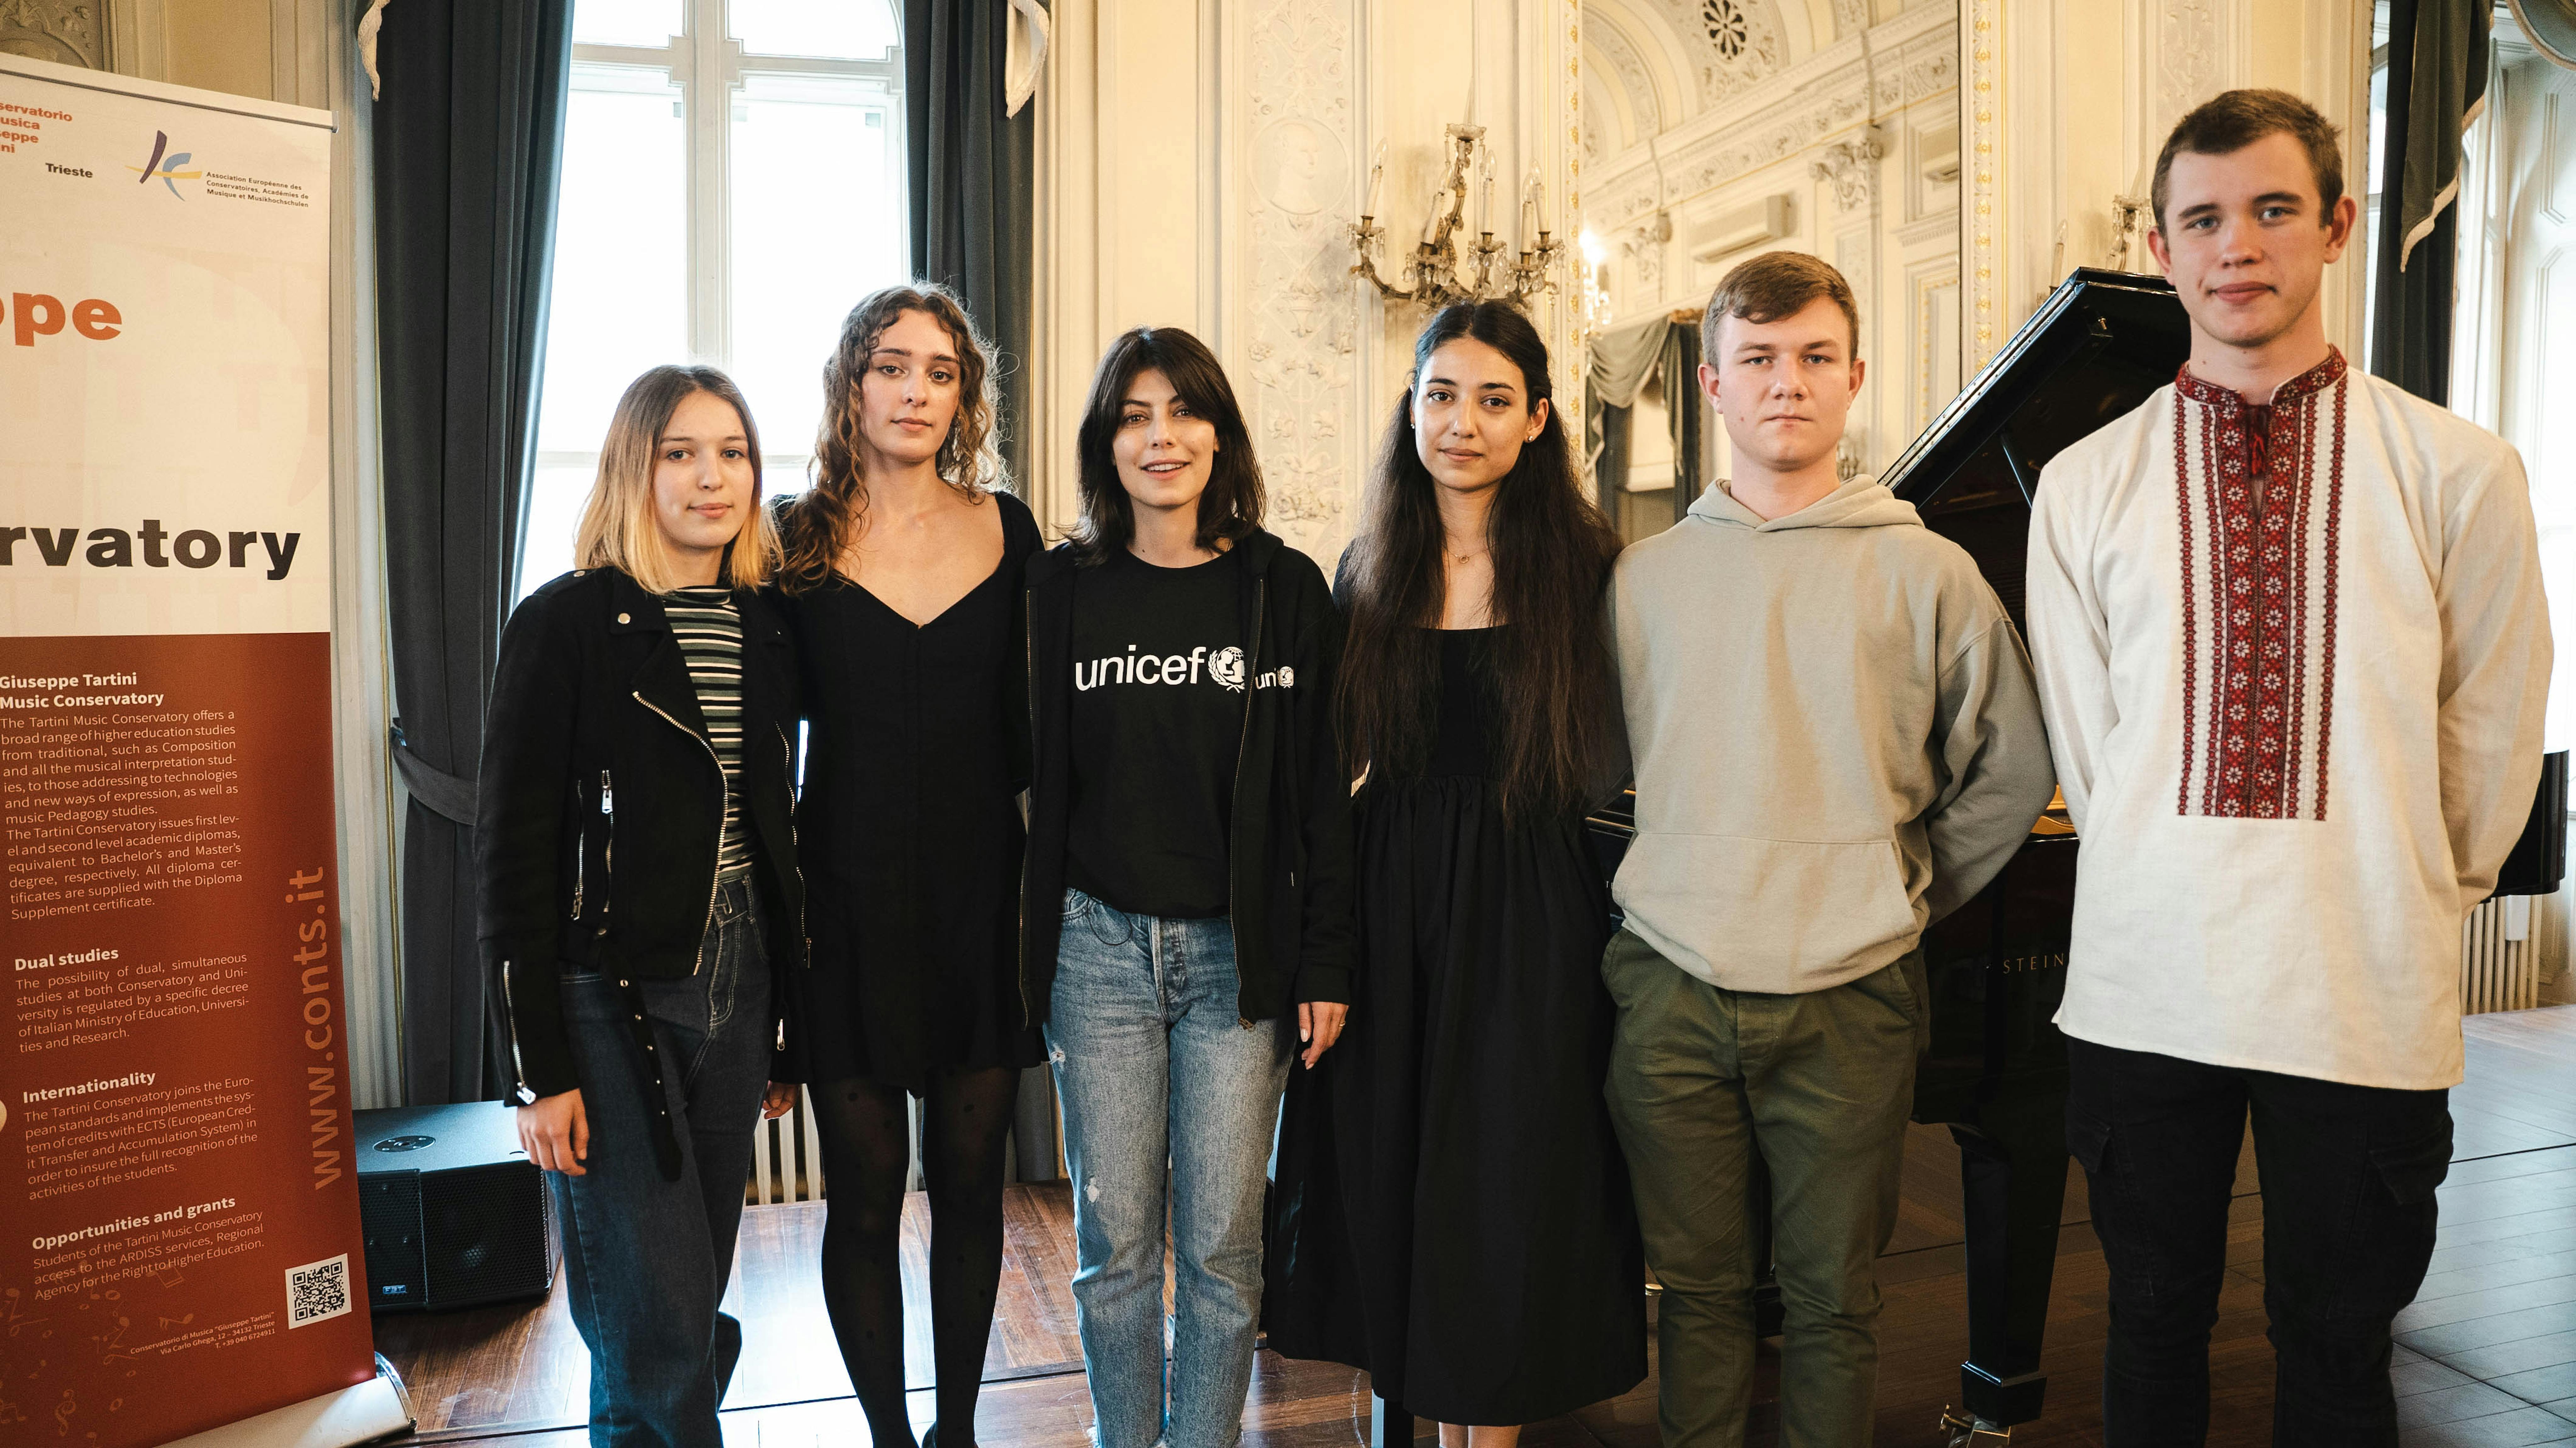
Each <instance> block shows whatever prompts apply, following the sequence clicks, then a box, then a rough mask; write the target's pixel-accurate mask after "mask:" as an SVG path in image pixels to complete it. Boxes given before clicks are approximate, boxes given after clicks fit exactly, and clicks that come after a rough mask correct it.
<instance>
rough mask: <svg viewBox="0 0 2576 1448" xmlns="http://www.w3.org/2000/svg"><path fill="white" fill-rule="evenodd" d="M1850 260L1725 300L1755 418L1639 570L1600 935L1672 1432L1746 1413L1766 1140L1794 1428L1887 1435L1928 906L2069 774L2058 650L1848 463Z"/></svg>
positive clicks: (1805, 1435) (1734, 369)
mask: <svg viewBox="0 0 2576 1448" xmlns="http://www.w3.org/2000/svg"><path fill="white" fill-rule="evenodd" d="M1859 330H1860V317H1859V309H1858V307H1857V305H1856V304H1855V303H1854V301H1853V299H1852V293H1851V288H1850V286H1849V285H1847V284H1846V283H1845V282H1844V280H1843V278H1842V275H1841V274H1840V273H1839V272H1837V271H1835V270H1834V269H1833V268H1832V267H1830V266H1828V265H1826V264H1825V263H1824V262H1822V261H1820V260H1818V259H1816V258H1815V257H1812V256H1806V255H1803V254H1799V253H1794V252H1773V253H1770V254H1768V255H1765V256H1760V257H1756V258H1755V259H1753V260H1752V261H1749V262H1746V263H1744V264H1743V265H1742V266H1739V267H1737V268H1736V269H1735V270H1734V271H1733V272H1731V273H1729V274H1728V275H1727V277H1726V279H1725V280H1724V281H1722V282H1720V283H1719V284H1718V287H1717V291H1716V294H1715V295H1714V296H1713V297H1712V298H1711V299H1710V301H1709V307H1708V315H1707V318H1706V320H1705V321H1704V322H1703V323H1702V324H1701V334H1700V350H1701V354H1702V356H1703V357H1704V358H1705V359H1706V360H1705V361H1704V362H1703V363H1702V365H1701V367H1700V370H1699V380H1700V386H1701V388H1702V390H1704V391H1705V392H1706V393H1707V394H1708V398H1709V400H1710V401H1711V402H1712V403H1714V404H1715V405H1716V407H1717V410H1718V412H1719V413H1720V415H1721V416H1722V417H1723V418H1724V419H1725V422H1726V430H1727V436H1728V437H1729V438H1730V439H1731V440H1732V441H1733V443H1734V467H1733V469H1732V471H1733V474H1734V476H1733V477H1731V478H1728V479H1722V480H1719V481H1718V482H1717V483H1716V484H1715V485H1714V486H1712V487H1711V488H1710V489H1709V490H1708V491H1707V492H1705V493H1703V494H1701V496H1700V498H1699V501H1697V502H1696V503H1694V504H1692V505H1691V510H1690V513H1689V515H1688V516H1687V517H1685V518H1684V519H1683V520H1682V521H1681V522H1680V523H1679V524H1677V525H1676V526H1674V527H1673V528H1672V529H1671V530H1670V531H1668V532H1666V533H1663V534H1660V535H1658V536H1656V537H1653V538H1648V539H1645V540H1644V541H1642V542H1639V543H1638V544H1636V545H1635V546H1634V547H1631V548H1630V549H1628V551H1627V552H1626V553H1625V554H1623V555H1622V556H1621V557H1620V559H1619V563H1618V567H1617V570H1616V572H1615V573H1614V574H1613V576H1612V580H1611V585H1610V609H1609V613H1610V627H1611V630H1612V638H1613V643H1614V647H1615V649H1616V653H1617V661H1618V669H1619V677H1620V697H1621V702H1622V703H1623V705H1624V706H1625V708H1626V711H1627V718H1628V741H1629V746H1630V749H1631V750H1632V752H1633V753H1634V755H1635V760H1636V771H1637V775H1636V777H1637V838H1636V842H1635V844H1634V845H1632V846H1631V847H1630V849H1629V852H1628V856H1627V859H1626V861H1625V862H1624V863H1623V864H1622V865H1621V866H1620V870H1619V876H1618V880H1617V883H1616V885H1615V886H1614V894H1615V896H1616V898H1617V900H1618V903H1619V907H1620V909H1621V910H1622V911H1623V912H1624V914H1625V916H1626V925H1625V927H1624V928H1623V929H1621V930H1620V932H1619V933H1618V935H1617V936H1615V937H1614V938H1613V939H1612V940H1611V942H1610V947H1609V950H1608V951H1607V953H1606V954H1605V955H1604V956H1603V958H1602V965H1601V969H1602V974H1603V977H1604V978H1605V980H1606V981H1607V982H1608V985H1609V988H1610V993H1611V995H1612V996H1613V997H1614V998H1615V999H1616V1000H1617V1002H1618V1005H1619V1027H1618V1037H1617V1042H1616V1044H1615V1046H1614V1047H1613V1049H1612V1054H1611V1063H1610V1080H1609V1086H1608V1092H1609V1098H1610V1106H1611V1113H1612V1117H1613V1119H1614V1121H1615V1122H1616V1124H1617V1126H1618V1129H1619V1135H1620V1140H1621V1144H1622V1145H1623V1146H1624V1147H1625V1148H1626V1150H1627V1156H1628V1164H1629V1173H1630V1176H1631V1178H1632V1179H1633V1181H1634V1183H1635V1186H1636V1197H1637V1211H1638V1217H1639V1220H1640V1222H1641V1224H1642V1225H1643V1227H1644V1229H1645V1239H1646V1256H1647V1260H1648V1261H1649V1263H1650V1264H1651V1265H1652V1266H1653V1268H1654V1270H1655V1275H1656V1277H1657V1279H1658V1280H1659V1281H1660V1282H1661V1283H1662V1284H1663V1289H1664V1290H1663V1298H1662V1303H1661V1307H1660V1309H1659V1318H1658V1323H1657V1333H1658V1345H1659V1348H1660V1374H1661V1378H1662V1404H1661V1406H1662V1420H1663V1424H1662V1426H1663V1441H1664V1445H1665V1448H1700V1445H1728V1448H1733V1445H1736V1444H1740V1443H1742V1442H1743V1439H1744V1419H1745V1409H1746V1405H1747V1403H1748V1401H1749V1399H1750V1397H1751V1393H1752V1386H1753V1351H1754V1347H1753V1312H1752V1304H1751V1299H1752V1289H1753V1282H1754V1277H1755V1275H1756V1273H1757V1271H1758V1270H1759V1268H1760V1267H1761V1265H1762V1264H1761V1263H1758V1262H1756V1261H1754V1260H1753V1257H1752V1251H1751V1244H1752V1241H1753V1234H1752V1233H1751V1232H1749V1231H1748V1225H1749V1222H1748V1218H1749V1212H1750V1207H1749V1200H1750V1192H1749V1188H1748V1183H1749V1182H1750V1180H1751V1177H1752V1172H1753V1163H1754V1159H1755V1157H1756V1155H1757V1154H1758V1155H1759V1157H1760V1160H1761V1162H1762V1164H1763V1165H1764V1166H1765V1167H1767V1168H1768V1169H1769V1172H1770V1178H1771V1202H1770V1218H1771V1220H1770V1226H1771V1238H1772V1252H1773V1260H1774V1262H1775V1264H1776V1265H1777V1267H1778V1271H1779V1280H1780V1292H1781V1297H1782V1300H1783V1302H1784V1304H1785V1305H1786V1307H1787V1309H1788V1318H1787V1325H1786V1329H1785V1332H1784V1334H1783V1339H1782V1352H1781V1366H1780V1416H1781V1439H1780V1441H1781V1443H1782V1444H1783V1445H1784V1448H1859V1445H1865V1444H1867V1443H1868V1442H1869V1441H1870V1436H1871V1433H1870V1429H1871V1417H1872V1410H1871V1397H1872V1393H1873V1389H1874V1387H1875V1385H1876V1382H1877V1376H1878V1347H1877V1336H1876V1333H1877V1317H1878V1306H1879V1297H1878V1282H1877V1274H1876V1267H1875V1263H1876V1259H1877V1256H1878V1253H1879V1251H1880V1250H1881V1249H1882V1248H1883V1247H1885V1245H1886V1243H1887V1238H1888V1234H1889V1233H1890V1232H1891V1231H1892V1230H1893V1229H1894V1227H1895V1223H1896V1194H1897V1170H1898V1165H1899V1160H1900V1157H1901V1154H1902V1151H1903V1144H1904V1133H1905V1119H1906V1115H1907V1113H1908V1111H1909V1109H1910V1108H1911V1106H1912V1104H1913V1096H1914V1062H1915V1056H1916V1053H1917V1051H1918V1050H1919V1049H1920V1043H1921V1041H1922V1039H1923V1037H1924V1033H1925V1030H1926V1028H1927V1026H1928V1024H1929V1023H1928V1021H1927V1019H1926V1016H1925V1010H1926V1007H1927V1005H1928V1002H1927V1000H1926V999H1925V993H1924V981H1923V971H1922V954H1921V951H1920V950H1919V949H1918V948H1917V942H1918V941H1919V940H1920V939H1921V937H1922V933H1923V929H1924V927H1925V926H1926V925H1928V924H1930V923H1931V922H1932V921H1934V920H1937V919H1939V918H1940V917H1941V916H1943V915H1945V914H1947V913H1948V912H1949V911H1951V910H1953V909H1955V908H1957V907H1958V906H1959V905H1960V904H1962V903H1964V902H1965V901H1966V900H1967V899H1968V898H1969V897H1970V896H1972V895H1974V894H1975V893H1976V892H1977V891H1978V890H1979V889H1981V888H1983V887H1984V885H1985V883H1986V882H1987V881H1988V880H1990V879H1992V878H1993V877H1994V875H1995V872H1996V871H1998V870H2000V869H2002V868H2003V865H2004V862H2005V861H2006V860H2007V859H2009V858H2010V857H2011V855H2012V853H2013V850H2014V848H2015V847H2016V846H2018V845H2019V844H2020V843H2021V840H2022V838H2023V837H2024V835H2026V834H2027V833H2028V831H2029V829H2030V826H2031V823H2032V822H2033V821H2034V820H2036V819H2037V818H2038V817H2039V812H2040V811H2041V810H2042V809H2043V808H2045V807H2046V806H2047V804H2048V799H2049V795H2050V793H2051V791H2052V789H2053V788H2054V779H2053V776H2052V774H2051V771H2050V767H2049V757H2048V742H2047V739H2046V736H2045V735H2044V734H2043V733H2042V731H2041V726H2040V712H2039V699H2038V695H2037V693H2036V691H2035V689H2034V687H2033V685H2032V682H2031V672H2030V661H2029V658H2028V656H2027V655H2026V654H2025V653H2024V652H2023V650H2022V644H2021V639H2020V637H2019V636H2018V635H2016V634H2015V633H2014V631H2013V626H2012V622H2011V620H2010V619H2009V618H2007V617H2006V616H2005V614H2004V610H2003V607H2002V605H2000V604H1999V603H1997V602H1996V600H1995V594H1994V590H1993V589H1991V588H1989V587H1988V586H1987V585H1986V582H1985V580H1984V578H1983V577H1981V576H1980V575H1979V574H1978V572H1977V569H1976V565H1975V564H1973V563H1972V562H1970V561H1969V558H1968V555H1967V553H1966V552H1965V551H1964V550H1962V549H1961V548H1960V547H1959V546H1958V545H1956V544H1954V543H1951V542H1950V541H1948V540H1947V539H1944V538H1940V537H1937V536H1935V535H1934V534H1932V533H1931V532H1930V531H1929V530H1927V529H1926V528H1924V527H1923V524H1922V520H1921V518H1919V517H1918V516H1917V515H1916V514H1915V511H1914V509H1913V507H1912V506H1911V505H1910V504H1906V503H1901V502H1898V501H1897V500H1896V498H1895V497H1894V496H1892V495H1891V494H1890V493H1889V492H1888V491H1887V490H1886V489H1885V488H1883V487H1880V486H1878V485H1877V484H1876V483H1873V482H1869V481H1866V480H1859V479H1855V480H1854V481H1852V482H1848V483H1845V482H1842V481H1841V480H1840V479H1839V477H1838V476H1837V474H1836V469H1835V452H1836V445H1837V444H1838V443H1840V441H1841V440H1842V433H1843V421H1844V417H1845V415H1846V414H1847V413H1848V412H1849V410H1850V408H1851V403H1852V398H1853V395H1854V394H1855V393H1857V392H1858V391H1859V390H1860V384H1861V374H1862V370H1863V369H1862V364H1861V362H1860V359H1859V358H1858V357H1857V356H1856V355H1854V354H1855V352H1856V350H1857V346H1858V340H1859Z"/></svg>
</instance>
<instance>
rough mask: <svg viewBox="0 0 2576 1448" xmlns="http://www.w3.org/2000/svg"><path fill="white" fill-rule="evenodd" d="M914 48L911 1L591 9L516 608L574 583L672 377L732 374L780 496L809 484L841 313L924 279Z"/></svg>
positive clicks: (634, 1)
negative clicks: (623, 433) (559, 581)
mask: <svg viewBox="0 0 2576 1448" xmlns="http://www.w3.org/2000/svg"><path fill="white" fill-rule="evenodd" d="M902 33H903V30H902V24H901V22H900V19H899V17H898V16H897V14H896V11H895V7H894V3H893V0H579V3H578V4H577V5H576V7H575V9H574V12H573V66H572V94H571V106H570V111H569V115H568V117H567V120H566V125H565V135H564V156H563V184H562V200H561V203H560V206H559V209H558V211H557V216H556V228H557V230H556V240H555V262H554V292H553V305H552V310H551V312H550V313H549V317H548V325H547V333H546V362H545V390H544V393H543V397H542V401H541V406H540V411H539V414H538V422H537V468H536V476H535V479H534V485H533V486H532V488H531V489H530V494H529V498H528V505H527V509H526V512H525V514H524V516H525V519H526V523H525V527H524V530H523V535H522V541H521V544H520V549H519V556H518V571H517V575H516V593H517V596H520V597H524V596H526V595H527V594H528V593H529V592H531V591H533V590H534V589H536V588H537V587H538V586H539V585H541V584H543V583H544V582H545V581H546V580H548V579H550V578H553V577H554V576H555V575H557V574H559V573H561V572H563V571H564V570H566V569H568V568H570V567H571V566H572V539H573V529H574V527H575V525H576V524H577V523H578V522H579V521H580V515H581V503H582V498H583V497H584V495H585V494H586V493H587V492H588V491H589V488H590V482H591V476H592V472H593V469H594V468H595V467H596V466H597V462H598V449H599V442H600V439H601V437H602V436H603V435H605V433H606V432H607V429H608V419H609V413H610V412H611V410H612V409H614V408H615V407H616V405H617V398H618V394H619V393H621V392H622V391H624V390H625V387H626V384H627V383H628V382H629V381H631V380H632V379H633V378H634V376H635V375H636V374H637V373H638V372H641V371H642V370H644V369H645V368H646V367H649V366H652V365H654V364H656V363H661V362H676V361H692V360H694V361H700V362H707V363H711V364H713V365H715V366H718V367H722V368H724V369H725V370H726V371H727V372H729V373H731V374H732V375H733V378H734V380H735V381H736V382H738V383H740V384H741V385H742V389H743V392H744V394H745V395H746V396H748V397H749V399H750V401H751V407H752V412H753V415H754V419H755V421H756V422H757V424H758V426H759V428H760V435H761V445H762V453H763V461H764V464H765V468H764V473H765V477H766V480H767V483H768V487H769V490H770V491H771V492H786V491H793V490H794V489H796V488H798V487H801V486H802V485H803V480H804V476H805V465H806V463H807V461H808V460H809V458H810V457H811V454H812V449H813V445H814V432H815V427H816V425H817V423H818V422H819V420H820V418H821V413H822V370H823V362H824V359H825V357H826V356H827V355H828V354H829V353H830V351H831V348H832V343H833V340H834V338H835V337H837V336H838V334H839V329H840V322H841V318H842V316H843V314H845V313H846V312H847V311H848V310H849V309H850V307H851V305H852V304H854V303H856V302H857V301H858V299H859V298H861V297H862V296H865V295H866V294H867V293H868V292H870V291H873V290H874V289H876V288H878V287H880V286H884V285H887V284H889V283H892V282H898V281H901V280H903V279H904V278H905V277H906V276H907V275H909V273H910V266H911V263H910V243H909V238H908V236H907V210H906V208H907V204H908V203H907V200H906V194H905V167H904V137H903V125H904V108H903V55H902V53H901V44H902Z"/></svg>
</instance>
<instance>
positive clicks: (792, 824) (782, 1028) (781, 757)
mask: <svg viewBox="0 0 2576 1448" xmlns="http://www.w3.org/2000/svg"><path fill="white" fill-rule="evenodd" d="M769 728H770V730H771V732H773V733H775V734H776V735H777V736H778V763H779V766H780V767H781V768H783V769H784V770H786V772H787V773H786V778H787V843H788V844H789V845H790V846H792V847H794V849H795V851H796V943H797V944H798V945H800V946H802V947H803V948H804V955H805V961H804V963H805V968H806V969H807V970H812V969H813V968H814V942H813V940H812V938H811V937H809V936H807V935H806V933H805V841H804V839H803V837H802V836H801V835H799V834H798V833H797V829H796V751H795V750H794V749H791V748H789V747H788V744H787V731H786V730H785V729H782V728H780V727H779V726H778V724H777V722H776V721H775V720H773V721H771V723H770V726H769ZM717 848H718V849H719V850H721V849H722V848H723V844H722V842H721V841H720V842H718V844H717ZM778 1040H779V1044H781V1045H785V1044H786V1042H787V1023H786V1022H785V1021H783V1020H782V1021H780V1022H779V1023H778Z"/></svg>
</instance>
